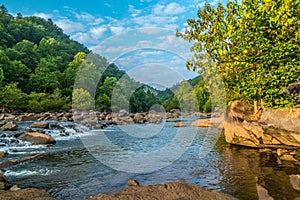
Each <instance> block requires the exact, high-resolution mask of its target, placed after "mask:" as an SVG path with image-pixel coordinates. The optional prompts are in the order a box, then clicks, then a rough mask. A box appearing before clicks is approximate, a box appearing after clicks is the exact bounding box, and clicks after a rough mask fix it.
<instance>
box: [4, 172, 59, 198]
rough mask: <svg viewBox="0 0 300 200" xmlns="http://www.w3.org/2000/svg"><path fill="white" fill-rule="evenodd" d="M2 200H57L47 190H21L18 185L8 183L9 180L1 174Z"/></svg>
mask: <svg viewBox="0 0 300 200" xmlns="http://www.w3.org/2000/svg"><path fill="white" fill-rule="evenodd" d="M0 199H1V200H17V199H22V200H34V199H36V200H37V199H39V200H55V198H53V197H51V196H50V194H49V193H48V192H46V191H45V190H40V189H36V188H26V189H21V188H19V187H18V186H17V185H13V184H11V183H9V182H8V180H7V178H6V177H5V176H4V175H2V174H0Z"/></svg>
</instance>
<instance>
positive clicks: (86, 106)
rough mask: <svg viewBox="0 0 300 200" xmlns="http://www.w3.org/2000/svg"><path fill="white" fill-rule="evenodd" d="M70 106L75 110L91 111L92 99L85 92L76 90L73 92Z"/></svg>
mask: <svg viewBox="0 0 300 200" xmlns="http://www.w3.org/2000/svg"><path fill="white" fill-rule="evenodd" d="M72 105H73V108H74V109H75V110H91V109H92V108H93V105H94V99H93V98H92V96H91V95H90V93H89V92H88V91H87V90H84V89H83V88H76V89H74V90H73V95H72Z"/></svg>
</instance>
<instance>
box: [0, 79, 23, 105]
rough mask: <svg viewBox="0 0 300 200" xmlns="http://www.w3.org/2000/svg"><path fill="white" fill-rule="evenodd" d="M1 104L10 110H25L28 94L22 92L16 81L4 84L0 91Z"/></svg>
mask: <svg viewBox="0 0 300 200" xmlns="http://www.w3.org/2000/svg"><path fill="white" fill-rule="evenodd" d="M0 96H1V105H2V106H3V107H5V108H8V109H12V110H23V111H24V110H27V104H28V102H27V101H28V96H27V94H25V93H23V92H22V91H21V90H20V89H19V88H18V85H17V83H10V84H8V85H6V86H5V87H4V88H3V90H2V91H1V92H0Z"/></svg>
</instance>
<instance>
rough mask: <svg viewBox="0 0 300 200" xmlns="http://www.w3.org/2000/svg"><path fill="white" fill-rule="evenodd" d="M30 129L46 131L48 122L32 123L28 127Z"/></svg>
mask: <svg viewBox="0 0 300 200" xmlns="http://www.w3.org/2000/svg"><path fill="white" fill-rule="evenodd" d="M30 128H42V129H48V128H49V123H48V122H33V123H32V124H31V125H30Z"/></svg>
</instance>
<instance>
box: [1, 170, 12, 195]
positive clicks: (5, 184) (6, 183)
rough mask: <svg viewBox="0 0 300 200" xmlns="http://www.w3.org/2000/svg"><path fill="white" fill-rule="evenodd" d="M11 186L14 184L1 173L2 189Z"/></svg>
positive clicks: (7, 188)
mask: <svg viewBox="0 0 300 200" xmlns="http://www.w3.org/2000/svg"><path fill="white" fill-rule="evenodd" d="M11 186H12V185H11V184H10V183H9V182H8V181H7V178H6V176H4V175H3V174H0V190H9V189H10V188H11ZM1 199H2V198H1Z"/></svg>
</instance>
